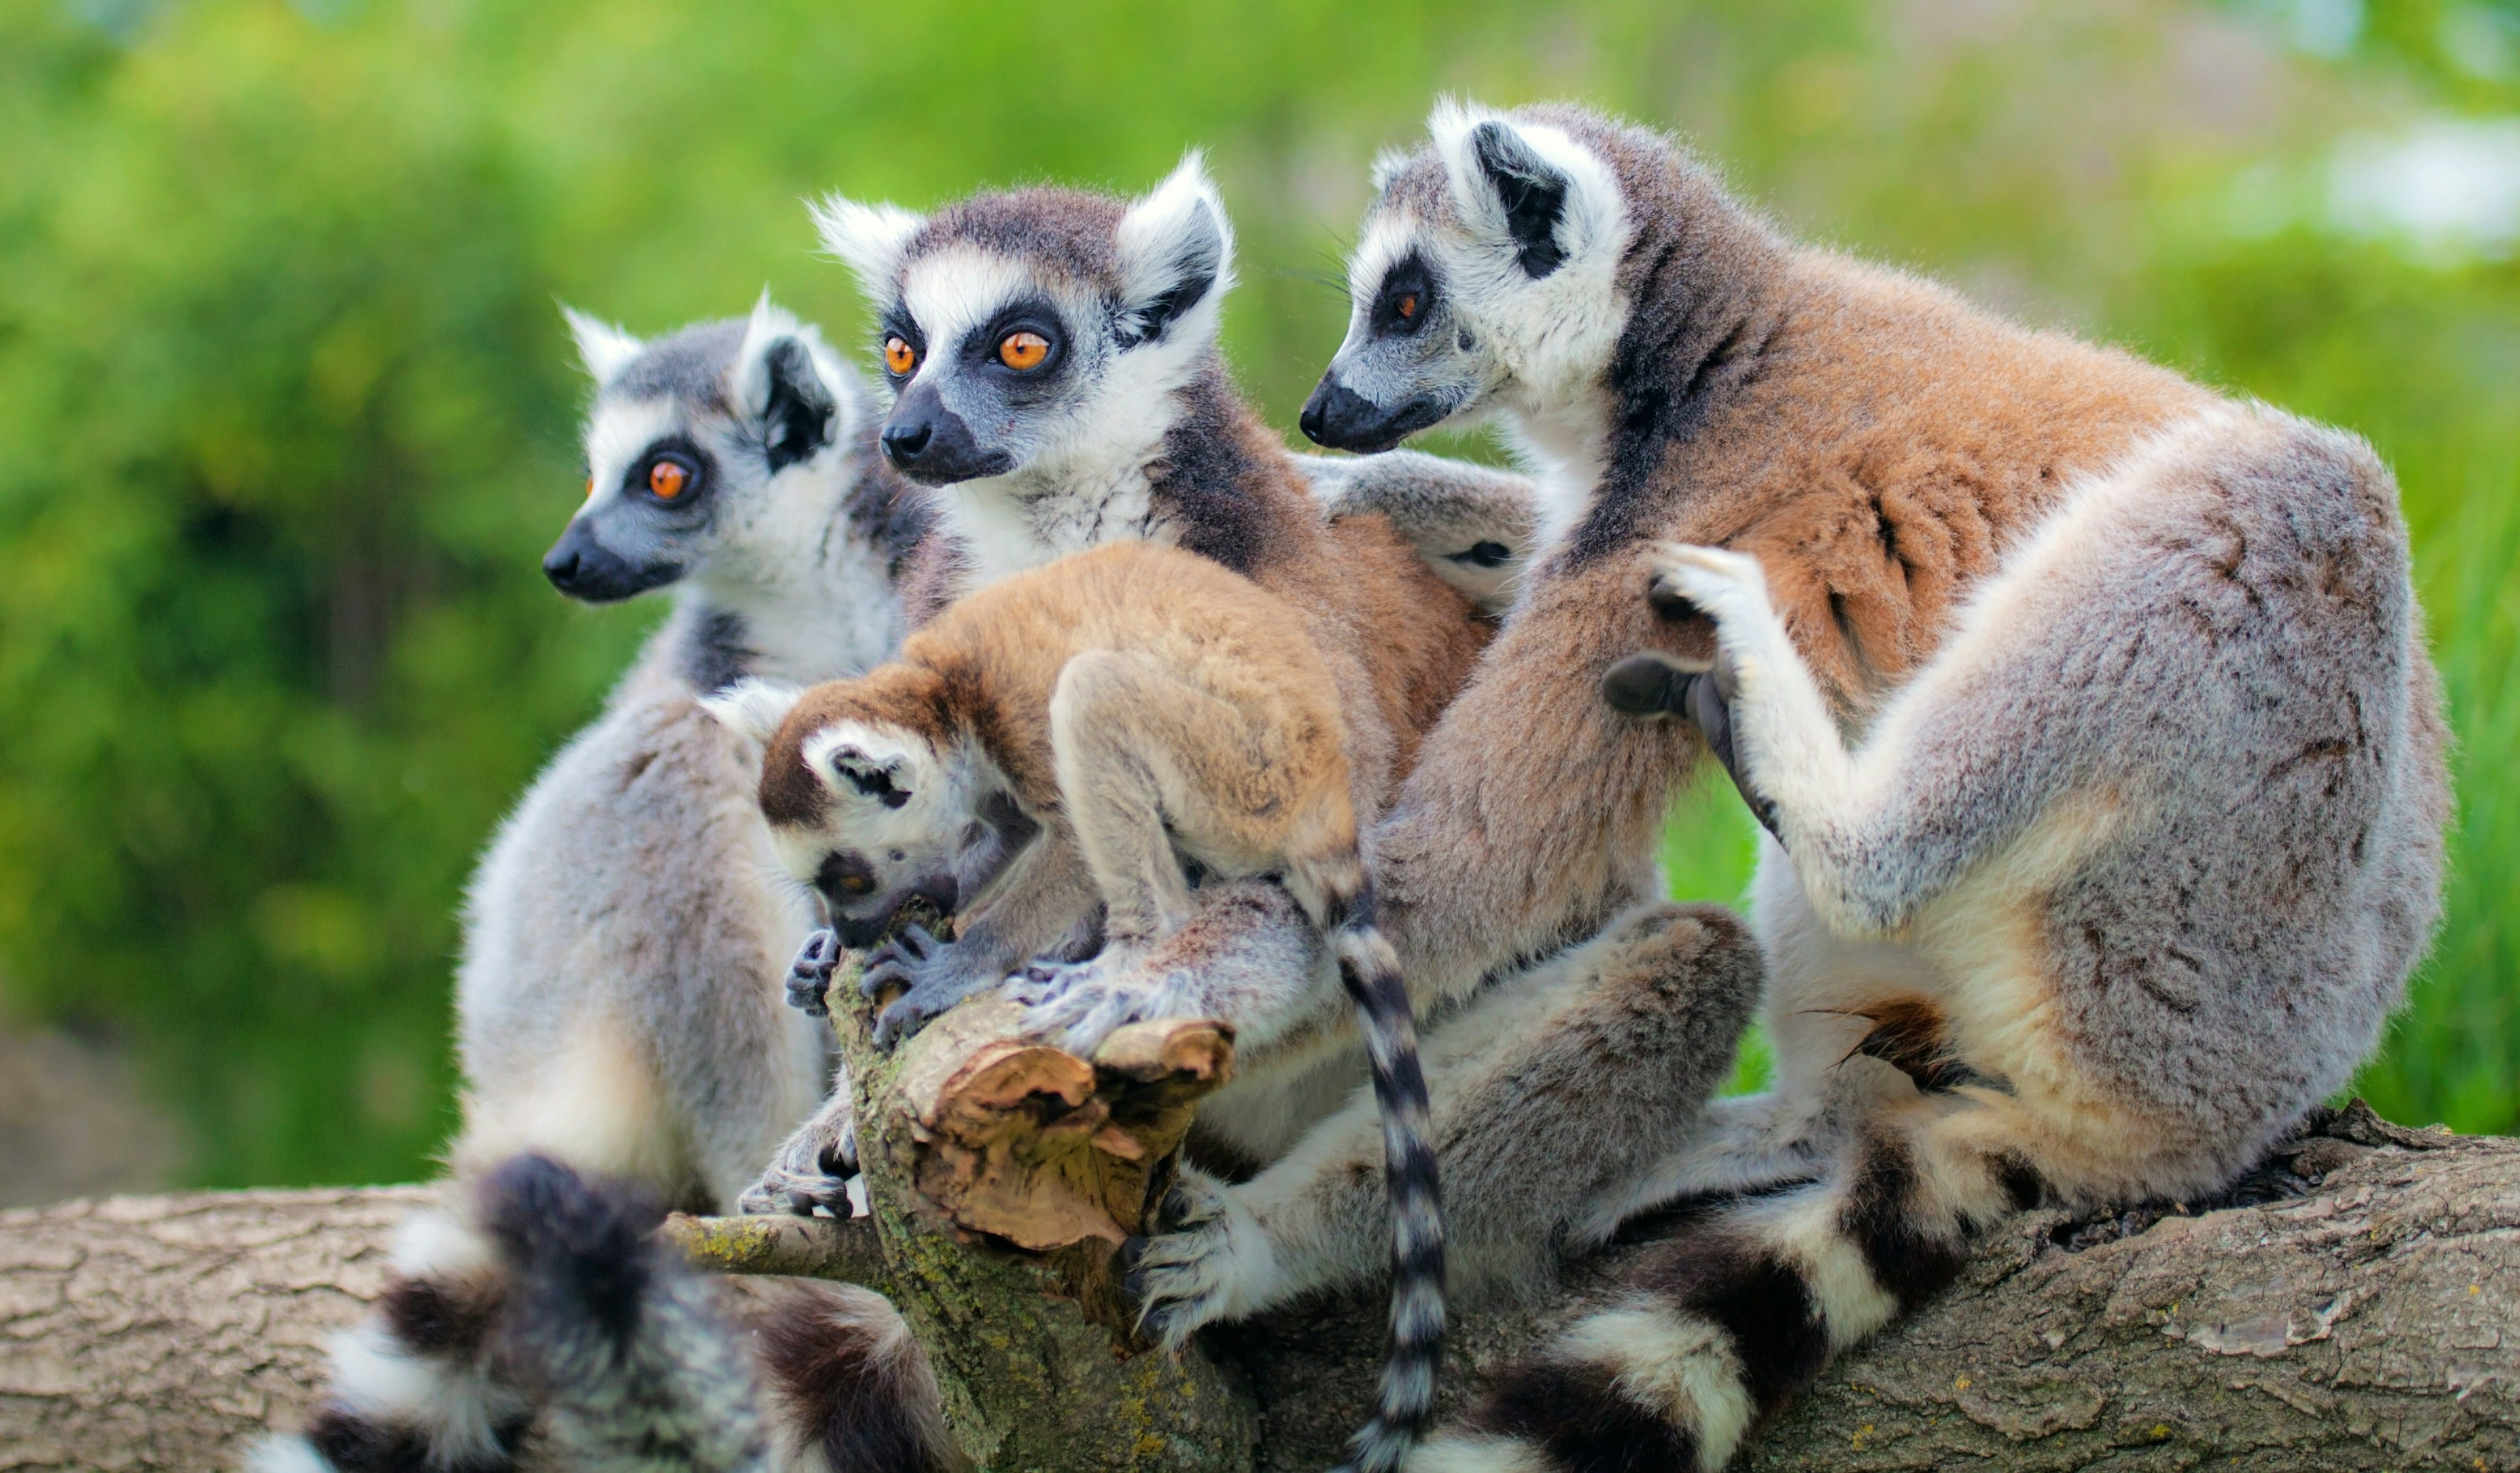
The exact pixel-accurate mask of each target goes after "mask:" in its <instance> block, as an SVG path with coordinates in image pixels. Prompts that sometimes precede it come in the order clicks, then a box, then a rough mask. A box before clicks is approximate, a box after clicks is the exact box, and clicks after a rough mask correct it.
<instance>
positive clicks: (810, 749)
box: [701, 680, 1039, 949]
mask: <svg viewBox="0 0 2520 1473" xmlns="http://www.w3.org/2000/svg"><path fill="white" fill-rule="evenodd" d="M851 684H853V683H851V682H845V681H835V682H832V683H831V684H830V685H828V686H823V687H818V688H817V689H816V691H814V692H798V691H795V690H793V689H791V688H787V687H783V686H777V685H773V684H771V683H768V682H765V681H758V680H747V681H743V682H741V683H739V684H737V685H735V686H733V687H731V688H729V689H728V690H727V691H726V692H723V693H721V694H719V695H715V696H711V697H708V698H706V699H704V700H702V702H701V704H702V705H703V706H705V707H706V708H707V709H708V711H709V712H710V714H711V715H714V716H716V717H717V718H718V719H719V720H720V721H722V722H725V723H726V724H727V725H728V726H729V727H732V728H734V729H735V730H736V731H738V732H739V733H742V734H743V735H745V736H748V737H752V738H753V739H754V740H755V741H757V742H759V743H760V745H761V747H762V749H763V753H764V756H763V768H762V782H761V810H762V816H763V817H764V818H765V819H767V820H768V821H769V824H770V836H771V845H772V848H773V849H774V850H775V851H776V852H777V854H778V856H779V863H780V867H781V868H782V869H783V870H786V871H787V875H788V877H789V878H791V879H793V880H795V881H796V882H797V883H798V884H800V885H802V886H804V887H806V888H808V889H811V890H814V891H817V892H819V893H820V894H821V895H822V897H823V900H824V903H825V904H826V905H827V906H828V907H829V908H830V910H831V915H832V928H833V929H834V930H836V931H838V932H839V936H840V941H841V944H842V945H844V946H848V947H852V948H860V949H863V948H865V947H869V946H873V945H875V944H876V943H877V941H880V940H881V939H882V938H883V935H884V932H885V930H886V928H887V927H888V925H889V924H890V922H891V920H892V918H893V916H894V915H895V914H896V913H897V912H899V911H900V910H901V908H902V907H903V906H904V905H907V904H908V903H909V902H911V901H912V900H914V899H916V900H921V901H924V902H925V903H926V904H927V905H929V906H931V907H933V908H934V909H935V910H936V912H937V914H938V915H954V914H955V913H956V912H957V911H959V910H962V909H965V908H967V907H970V906H974V905H977V904H979V903H980V902H981V901H982V900H984V899H986V898H987V895H988V893H989V890H990V888H991V886H992V884H993V883H994V882H995V881H996V879H997V878H998V876H999V874H1000V873H1001V872H1002V871H1003V870H1005V868H1006V865H1007V863H1008V861H1010V860H1012V858H1013V857H1014V856H1015V855H1016V854H1017V853H1019V852H1020V851H1021V850H1022V849H1023V847H1024V846H1025V845H1026V844H1027V843H1029V842H1030V841H1031V839H1032V838H1033V836H1034V835H1035V834H1037V833H1038V832H1039V826H1037V825H1035V824H1034V823H1033V822H1032V821H1031V820H1030V819H1028V818H1027V817H1026V816H1025V815H1024V814H1023V812H1022V810H1021V809H1019V808H1018V807H1016V805H1015V803H1014V800H1013V798H1012V795H1011V790H1010V786H1009V784H1008V783H1007V782H1006V781H1005V780H1004V779H1003V777H1001V776H1000V775H998V773H997V771H996V768H995V767H994V765H993V764H991V763H990V762H989V761H988V759H987V757H986V756H985V755H984V754H983V753H982V752H981V751H980V750H979V748H978V746H977V744H976V743H974V742H971V741H967V740H949V741H945V742H943V743H941V744H940V743H939V742H937V741H934V740H931V739H930V738H929V737H926V736H922V734H920V733H917V732H912V731H909V730H906V729H904V728H902V727H900V726H897V725H894V724H892V723H889V722H883V721H877V720H871V719H865V718H863V717H853V716H848V715H844V714H840V712H841V711H842V710H844V709H845V706H846V697H845V695H844V694H840V693H836V692H843V691H844V690H845V688H846V687H848V686H849V685H851ZM808 697H810V699H809V698H808Z"/></svg>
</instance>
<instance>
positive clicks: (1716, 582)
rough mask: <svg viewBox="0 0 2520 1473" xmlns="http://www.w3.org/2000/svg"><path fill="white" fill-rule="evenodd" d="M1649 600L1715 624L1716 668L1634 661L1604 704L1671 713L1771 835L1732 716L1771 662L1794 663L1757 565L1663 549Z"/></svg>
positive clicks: (1609, 688) (1727, 555)
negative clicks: (1683, 721) (1692, 732)
mask: <svg viewBox="0 0 2520 1473" xmlns="http://www.w3.org/2000/svg"><path fill="white" fill-rule="evenodd" d="M1646 598H1647V600H1648V601H1649V602H1652V603H1653V604H1654V606H1655V608H1656V610H1657V611H1665V610H1667V609H1668V608H1670V607H1674V606H1677V605H1680V604H1684V603H1685V604H1687V605H1688V606H1689V607H1693V608H1695V609H1697V610H1698V611H1700V612H1703V613H1704V614H1706V615H1707V617H1709V618H1711V619H1713V620H1714V621H1715V662H1714V665H1713V667H1712V668H1710V669H1708V670H1705V671H1704V672H1702V673H1701V672H1691V671H1688V670H1687V669H1686V667H1684V666H1682V665H1680V664H1679V662H1677V661H1675V660H1672V659H1671V658H1670V657H1669V656H1666V655H1660V654H1643V655H1633V656H1630V657H1629V658H1628V659H1625V660H1621V661H1620V662H1619V663H1618V664H1616V665H1613V666H1611V667H1610V673H1609V675H1608V676H1607V677H1605V678H1604V679H1603V681H1602V686H1601V690H1602V695H1603V697H1604V698H1605V699H1607V700H1608V701H1609V702H1610V704H1611V705H1613V706H1615V707H1617V708H1618V709H1620V710H1623V711H1633V712H1637V713H1638V714H1646V713H1648V712H1651V711H1668V712H1670V713H1672V714H1674V715H1677V716H1682V717H1685V718H1687V719H1688V721H1689V722H1691V723H1693V724H1694V725H1695V726H1696V727H1697V730H1698V732H1699V734H1700V735H1702V736H1703V737H1705V738H1706V745H1707V749H1708V750H1709V751H1711V752H1712V753H1713V754H1714V756H1715V760H1716V761H1717V762H1719V763H1721V764H1723V767H1724V771H1725V773H1726V774H1727V775H1728V776H1730V777H1731V778H1732V779H1733V786H1734V787H1736V788H1738V789H1739V790H1740V793H1741V798H1742V801H1744V802H1746V803H1748V804H1749V805H1750V811H1751V813H1753V814H1755V815H1757V817H1758V820H1759V822H1760V823H1761V824H1762V825H1764V826H1766V827H1767V829H1768V831H1769V832H1770V833H1776V832H1778V827H1777V805H1776V802H1775V800H1774V799H1772V798H1770V797H1769V796H1768V795H1767V794H1766V793H1765V792H1764V791H1762V790H1761V789H1760V788H1759V786H1758V785H1757V784H1756V783H1754V782H1752V781H1750V775H1749V774H1748V773H1747V772H1746V771H1745V770H1744V767H1743V763H1742V760H1741V749H1740V730H1739V723H1738V722H1737V721H1736V720H1735V717H1734V711H1735V709H1736V707H1737V706H1738V704H1739V702H1740V699H1741V694H1742V689H1743V687H1744V685H1745V684H1747V683H1749V682H1751V681H1754V680H1757V679H1759V678H1760V677H1761V673H1762V672H1763V671H1764V670H1765V669H1767V668H1768V667H1769V666H1770V665H1771V663H1772V662H1777V661H1782V660H1790V659H1794V658H1797V656H1796V655H1795V654H1794V653H1793V644H1792V639H1791V637H1790V636H1788V635H1787V634H1786V633H1785V626H1784V621H1783V620H1782V619H1781V618H1779V617H1778V614H1777V611H1776V607H1775V605H1774V604H1772V603H1769V602H1768V578H1767V575H1766V574H1765V573H1763V572H1761V571H1760V569H1759V559H1757V558H1751V557H1747V556H1745V555H1743V554H1740V553H1732V552H1726V551H1725V550H1724V549H1722V548H1710V547H1696V546H1691V545H1689V544H1687V543H1676V542H1667V543H1663V544H1661V545H1660V546H1659V547H1658V548H1656V550H1655V561H1654V574H1653V582H1652V584H1651V586H1650V587H1649V589H1648V591H1647V594H1646ZM1655 661H1659V662H1660V664H1659V665H1655V664H1654V663H1652V662H1655Z"/></svg>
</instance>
